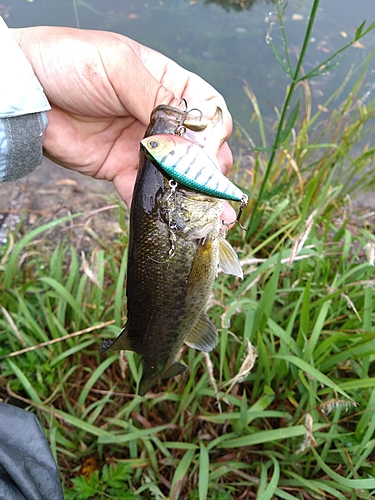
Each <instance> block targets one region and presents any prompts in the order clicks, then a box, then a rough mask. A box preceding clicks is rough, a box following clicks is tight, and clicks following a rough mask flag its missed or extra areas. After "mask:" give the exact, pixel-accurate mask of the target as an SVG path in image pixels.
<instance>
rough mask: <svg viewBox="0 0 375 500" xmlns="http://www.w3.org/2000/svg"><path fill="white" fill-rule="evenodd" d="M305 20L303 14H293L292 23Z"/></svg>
mask: <svg viewBox="0 0 375 500" xmlns="http://www.w3.org/2000/svg"><path fill="white" fill-rule="evenodd" d="M304 18H305V16H303V15H302V14H293V15H292V21H302V20H303V19H304Z"/></svg>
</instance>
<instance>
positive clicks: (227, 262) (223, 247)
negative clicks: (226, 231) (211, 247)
mask: <svg viewBox="0 0 375 500" xmlns="http://www.w3.org/2000/svg"><path fill="white" fill-rule="evenodd" d="M219 267H220V269H221V270H222V271H223V272H224V273H227V274H233V275H234V276H238V277H239V278H241V279H243V272H242V268H241V264H240V261H239V260H238V256H237V254H236V252H235V251H234V248H233V247H232V245H231V244H230V243H229V242H228V241H227V240H226V239H225V238H224V236H222V235H220V236H219Z"/></svg>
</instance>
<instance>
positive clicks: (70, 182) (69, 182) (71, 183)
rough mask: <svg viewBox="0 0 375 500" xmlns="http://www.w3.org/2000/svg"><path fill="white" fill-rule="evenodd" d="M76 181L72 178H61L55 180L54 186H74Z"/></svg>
mask: <svg viewBox="0 0 375 500" xmlns="http://www.w3.org/2000/svg"><path fill="white" fill-rule="evenodd" d="M76 185H77V181H75V180H74V179H61V181H57V182H55V186H76Z"/></svg>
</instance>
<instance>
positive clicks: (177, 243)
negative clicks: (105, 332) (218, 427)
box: [99, 106, 239, 395]
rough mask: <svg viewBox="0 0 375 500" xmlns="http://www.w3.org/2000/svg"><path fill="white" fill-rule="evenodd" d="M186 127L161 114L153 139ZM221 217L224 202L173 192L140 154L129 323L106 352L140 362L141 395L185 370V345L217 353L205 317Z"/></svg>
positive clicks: (166, 110)
mask: <svg viewBox="0 0 375 500" xmlns="http://www.w3.org/2000/svg"><path fill="white" fill-rule="evenodd" d="M179 119H180V111H179V110H177V109H175V108H170V107H169V106H158V108H156V109H155V110H154V112H153V113H152V116H151V122H150V126H149V128H148V129H147V131H146V136H147V135H152V134H153V135H155V134H156V135H157V134H159V133H172V132H173V130H175V128H176V126H177V124H178V123H179ZM221 212H222V201H221V200H218V199H216V198H212V197H208V196H206V195H202V194H200V193H195V192H192V191H189V190H187V189H185V188H183V187H180V186H174V185H173V184H172V185H171V183H170V179H169V178H167V177H166V176H165V175H163V173H162V172H161V171H160V170H159V169H158V168H157V167H156V166H154V164H153V163H152V162H151V161H150V160H149V159H147V158H146V157H145V155H144V154H143V153H142V152H141V155H140V168H139V171H138V176H137V181H136V185H135V189H134V194H133V202H132V206H131V212H130V234H129V252H128V273H127V285H126V295H127V323H126V324H125V325H124V327H123V329H122V331H121V333H120V335H119V336H118V337H117V339H116V340H115V341H114V342H113V343H112V342H111V341H108V340H105V341H103V342H102V344H101V346H100V348H99V352H104V351H106V350H115V349H128V350H132V351H135V352H136V353H138V354H140V356H141V359H142V367H143V376H142V379H141V382H140V386H139V394H140V395H144V394H145V393H146V392H147V391H148V390H149V389H150V388H151V387H152V386H153V385H154V384H155V383H157V382H158V380H159V379H160V378H168V377H171V376H174V375H177V374H179V373H182V372H183V371H184V370H185V367H184V366H183V365H182V364H180V363H176V362H175V361H174V360H175V357H176V355H177V353H178V351H179V349H180V348H181V346H182V344H183V342H186V343H187V344H188V345H190V346H192V347H195V348H198V349H200V350H202V351H206V352H208V351H210V350H212V349H213V347H214V346H215V345H216V342H217V332H216V329H215V327H214V325H213V324H212V323H211V322H210V320H209V319H208V318H207V317H206V316H204V315H203V314H202V310H203V308H204V306H205V304H206V302H207V299H208V297H209V294H210V292H211V290H212V287H213V283H214V280H215V277H216V273H217V266H218V262H219V247H220V233H221V231H222V226H221V222H220V214H221ZM226 244H227V245H229V244H228V243H226ZM233 252H234V251H233ZM234 255H235V254H234ZM238 266H239V264H238ZM237 273H238V271H237Z"/></svg>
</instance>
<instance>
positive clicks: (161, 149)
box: [141, 134, 247, 204]
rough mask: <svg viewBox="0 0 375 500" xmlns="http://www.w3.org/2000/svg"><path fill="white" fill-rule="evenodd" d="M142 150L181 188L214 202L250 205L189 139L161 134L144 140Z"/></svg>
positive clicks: (242, 194) (203, 152)
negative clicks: (237, 202) (211, 198)
mask: <svg viewBox="0 0 375 500" xmlns="http://www.w3.org/2000/svg"><path fill="white" fill-rule="evenodd" d="M141 148H142V149H143V151H144V153H145V155H146V156H147V158H148V159H149V160H150V161H151V162H152V163H153V164H154V165H155V166H156V167H158V168H160V169H161V170H163V171H164V172H165V173H166V174H167V175H169V176H170V177H171V178H172V179H173V180H175V181H176V182H179V183H180V184H181V185H183V186H185V187H187V188H190V189H192V190H193V191H197V192H199V193H202V194H207V195H208V196H213V197H215V198H222V199H225V200H233V201H241V202H244V200H246V201H247V196H246V195H245V194H244V193H243V192H242V191H241V190H240V189H239V188H238V187H237V186H235V185H234V184H233V183H232V182H231V181H230V180H229V179H228V178H227V177H225V175H224V174H223V173H222V172H221V170H220V169H219V167H218V166H217V165H216V164H215V162H214V161H213V160H212V159H211V158H210V157H209V156H208V155H207V153H206V152H205V151H203V149H202V148H201V147H199V146H198V145H197V144H194V143H193V142H191V141H189V140H188V139H185V138H184V137H180V136H177V135H171V134H158V135H154V136H151V137H146V138H145V139H143V140H142V141H141ZM246 201H245V204H246Z"/></svg>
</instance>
